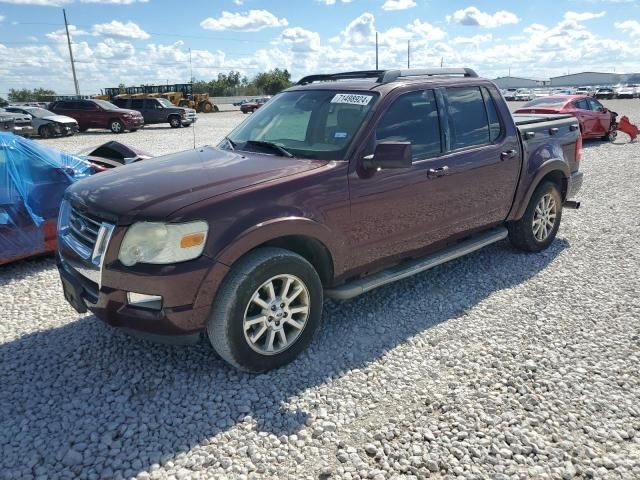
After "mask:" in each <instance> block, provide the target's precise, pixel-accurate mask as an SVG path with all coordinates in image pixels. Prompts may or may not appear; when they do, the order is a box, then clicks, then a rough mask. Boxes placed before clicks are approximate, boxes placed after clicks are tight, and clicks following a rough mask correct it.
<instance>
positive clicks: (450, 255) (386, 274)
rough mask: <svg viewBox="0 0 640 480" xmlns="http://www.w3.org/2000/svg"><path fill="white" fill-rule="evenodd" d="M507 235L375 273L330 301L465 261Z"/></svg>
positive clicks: (494, 234) (501, 231)
mask: <svg viewBox="0 0 640 480" xmlns="http://www.w3.org/2000/svg"><path fill="white" fill-rule="evenodd" d="M507 235H508V232H507V229H506V228H504V227H500V228H496V229H494V230H490V231H488V232H485V233H482V234H479V235H476V236H474V237H472V238H469V239H468V240H464V241H462V242H460V243H458V244H456V245H453V246H451V247H448V248H446V249H444V250H441V251H439V252H436V253H434V254H431V255H429V256H427V257H424V258H420V259H417V260H412V261H410V262H406V263H402V264H400V265H396V266H394V267H392V268H390V269H388V270H384V271H382V272H378V273H375V274H373V275H371V276H369V277H364V278H359V279H357V280H354V281H352V282H349V283H347V284H344V285H340V286H339V287H336V288H331V289H328V290H326V291H325V294H326V296H327V297H329V298H333V299H336V300H348V299H350V298H353V297H357V296H358V295H362V294H363V293H366V292H368V291H370V290H373V289H374V288H378V287H381V286H383V285H387V284H388V283H392V282H396V281H398V280H402V279H403V278H407V277H411V276H413V275H416V274H418V273H421V272H424V271H426V270H429V269H431V268H433V267H437V266H438V265H441V264H443V263H446V262H448V261H449V260H454V259H456V258H459V257H463V256H465V255H467V254H469V253H471V252H475V251H476V250H480V249H481V248H483V247H486V246H487V245H491V244H492V243H495V242H499V241H500V240H503V239H505V238H507Z"/></svg>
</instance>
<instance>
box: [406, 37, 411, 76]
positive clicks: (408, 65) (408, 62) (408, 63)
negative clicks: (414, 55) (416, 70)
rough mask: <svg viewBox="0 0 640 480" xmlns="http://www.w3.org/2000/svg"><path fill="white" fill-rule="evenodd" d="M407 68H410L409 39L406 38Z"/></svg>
mask: <svg viewBox="0 0 640 480" xmlns="http://www.w3.org/2000/svg"><path fill="white" fill-rule="evenodd" d="M407 68H408V69H409V68H411V40H407Z"/></svg>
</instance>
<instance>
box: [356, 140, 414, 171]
mask: <svg viewBox="0 0 640 480" xmlns="http://www.w3.org/2000/svg"><path fill="white" fill-rule="evenodd" d="M412 163H413V159H412V153H411V142H381V143H379V144H377V145H376V149H375V150H374V152H373V155H368V156H366V157H364V162H363V166H364V167H365V168H369V169H379V168H381V169H382V168H384V169H386V168H409V167H410V166H411V165H412Z"/></svg>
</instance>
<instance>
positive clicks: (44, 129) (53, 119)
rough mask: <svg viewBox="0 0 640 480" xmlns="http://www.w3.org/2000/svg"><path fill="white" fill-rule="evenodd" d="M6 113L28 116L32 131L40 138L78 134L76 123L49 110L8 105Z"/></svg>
mask: <svg viewBox="0 0 640 480" xmlns="http://www.w3.org/2000/svg"><path fill="white" fill-rule="evenodd" d="M5 110H7V111H8V112H12V113H20V114H23V115H29V116H30V117H31V123H32V124H33V129H34V130H35V131H36V132H38V135H40V136H41V137H42V138H49V137H53V136H71V135H74V134H75V133H77V132H78V122H76V121H75V120H74V119H73V118H71V117H67V116H65V115H56V114H55V113H53V112H50V111H49V110H45V109H44V108H39V107H30V106H15V105H10V106H8V107H6V108H5Z"/></svg>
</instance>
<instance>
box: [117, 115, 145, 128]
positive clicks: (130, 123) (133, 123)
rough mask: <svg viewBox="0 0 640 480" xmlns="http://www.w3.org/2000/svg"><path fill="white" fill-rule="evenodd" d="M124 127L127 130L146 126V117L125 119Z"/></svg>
mask: <svg viewBox="0 0 640 480" xmlns="http://www.w3.org/2000/svg"><path fill="white" fill-rule="evenodd" d="M122 123H124V128H125V129H126V130H131V129H138V128H142V127H144V118H132V119H126V118H125V119H123V120H122Z"/></svg>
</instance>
